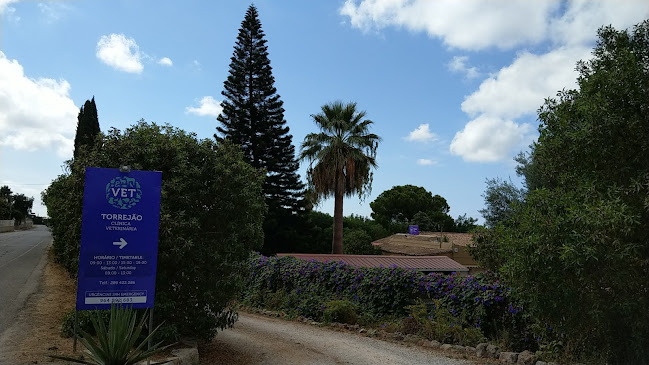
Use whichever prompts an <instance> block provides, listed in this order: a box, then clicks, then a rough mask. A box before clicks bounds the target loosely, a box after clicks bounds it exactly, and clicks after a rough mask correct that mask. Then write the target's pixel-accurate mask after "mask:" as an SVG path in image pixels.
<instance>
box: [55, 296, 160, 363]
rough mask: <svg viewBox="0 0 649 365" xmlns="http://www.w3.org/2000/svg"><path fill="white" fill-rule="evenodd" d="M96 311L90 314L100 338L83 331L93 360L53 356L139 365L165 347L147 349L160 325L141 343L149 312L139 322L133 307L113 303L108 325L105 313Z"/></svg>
mask: <svg viewBox="0 0 649 365" xmlns="http://www.w3.org/2000/svg"><path fill="white" fill-rule="evenodd" d="M93 314H94V315H91V316H90V321H91V322H92V326H93V329H94V332H95V333H96V339H95V338H93V336H92V335H91V334H89V333H87V332H85V331H83V330H80V331H79V333H80V334H81V337H80V338H79V341H80V342H81V344H83V346H84V347H85V348H86V351H87V352H88V355H89V357H90V359H91V361H90V362H88V361H83V360H77V359H74V358H67V357H62V356H51V357H53V358H55V359H61V360H68V361H73V362H76V363H81V364H89V365H135V364H137V363H139V362H140V361H143V360H146V359H147V358H149V357H151V356H152V355H154V354H156V353H158V352H160V351H161V350H163V349H164V348H161V347H160V345H161V344H162V343H157V344H155V345H153V346H151V348H146V347H147V343H148V340H149V339H150V338H152V337H153V335H154V334H155V332H156V331H157V328H155V329H153V330H152V331H151V333H150V334H149V335H148V336H146V337H145V338H144V339H143V340H142V341H141V342H140V343H139V344H138V343H137V341H138V339H139V338H140V334H141V333H142V331H143V329H144V328H145V323H146V320H147V315H146V314H145V315H144V316H142V318H141V319H140V321H139V322H138V321H137V314H136V312H135V310H133V309H132V308H128V307H120V306H116V305H111V308H110V319H109V320H108V327H106V324H105V322H104V318H103V315H102V314H101V313H93ZM165 362H168V361H165ZM165 362H161V363H157V364H163V363H165Z"/></svg>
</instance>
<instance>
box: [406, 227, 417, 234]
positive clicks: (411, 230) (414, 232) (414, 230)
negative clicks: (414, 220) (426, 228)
mask: <svg viewBox="0 0 649 365" xmlns="http://www.w3.org/2000/svg"><path fill="white" fill-rule="evenodd" d="M408 234H412V235H418V234H419V226H417V225H415V226H408Z"/></svg>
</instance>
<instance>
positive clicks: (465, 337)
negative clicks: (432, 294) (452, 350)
mask: <svg viewBox="0 0 649 365" xmlns="http://www.w3.org/2000/svg"><path fill="white" fill-rule="evenodd" d="M407 309H408V312H409V313H410V315H409V316H408V317H406V318H404V319H403V321H402V332H404V333H412V334H418V335H421V336H422V337H425V338H427V339H429V340H437V341H440V342H443V343H452V344H458V345H465V346H466V345H470V346H475V345H477V344H478V343H481V342H485V341H486V338H485V336H484V335H483V334H482V332H481V331H480V328H478V327H476V326H472V325H471V324H469V323H467V322H466V317H465V316H464V315H461V316H459V317H458V316H455V315H453V314H452V313H451V312H450V311H449V310H448V308H445V307H444V305H443V304H442V302H441V301H439V300H435V301H433V303H432V304H431V305H429V306H427V305H425V304H424V303H423V302H419V303H418V304H416V305H411V306H408V307H407Z"/></svg>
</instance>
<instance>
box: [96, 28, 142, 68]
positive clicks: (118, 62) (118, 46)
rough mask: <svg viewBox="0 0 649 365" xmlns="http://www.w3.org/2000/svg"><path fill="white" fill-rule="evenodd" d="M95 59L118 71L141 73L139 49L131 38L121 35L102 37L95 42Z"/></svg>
mask: <svg viewBox="0 0 649 365" xmlns="http://www.w3.org/2000/svg"><path fill="white" fill-rule="evenodd" d="M97 58H99V59H100V60H101V61H102V62H104V63H105V64H107V65H108V66H111V67H114V68H116V69H118V70H120V71H124V72H130V73H141V72H142V70H143V69H144V65H142V62H141V60H140V58H141V55H140V48H139V47H138V45H137V43H135V40H134V39H133V38H126V36H124V35H123V34H110V35H104V36H102V37H101V38H100V39H99V42H97Z"/></svg>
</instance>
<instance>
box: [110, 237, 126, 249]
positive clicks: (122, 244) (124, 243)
mask: <svg viewBox="0 0 649 365" xmlns="http://www.w3.org/2000/svg"><path fill="white" fill-rule="evenodd" d="M113 245H115V246H119V249H120V250H121V249H123V248H124V246H126V245H128V242H126V240H125V239H123V238H120V239H119V242H113Z"/></svg>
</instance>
